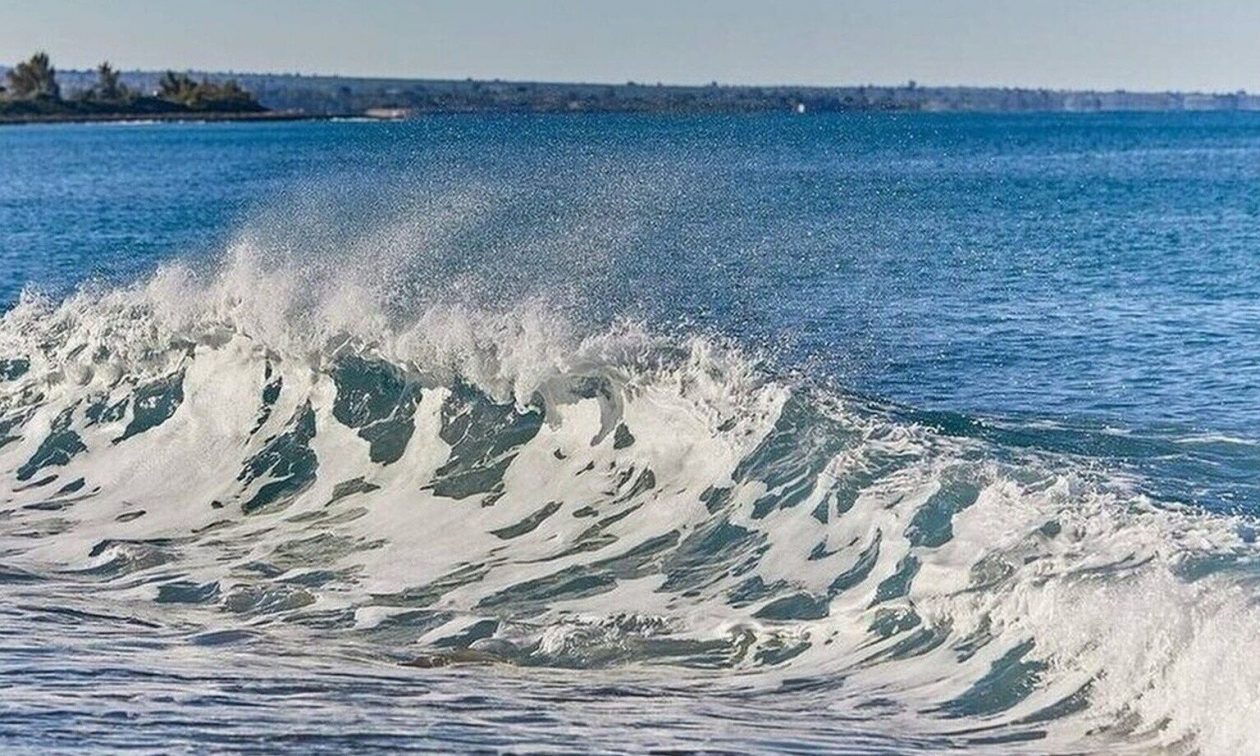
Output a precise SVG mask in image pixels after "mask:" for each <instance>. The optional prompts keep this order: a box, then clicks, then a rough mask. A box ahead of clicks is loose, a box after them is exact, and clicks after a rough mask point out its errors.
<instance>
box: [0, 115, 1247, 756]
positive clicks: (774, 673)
mask: <svg viewBox="0 0 1260 756" xmlns="http://www.w3.org/2000/svg"><path fill="white" fill-rule="evenodd" d="M0 262H2V264H0V311H2V314H0V616H2V619H0V748H2V749H3V750H5V751H6V752H23V751H30V752H46V751H50V750H53V751H56V750H68V751H75V750H89V749H90V750H104V751H113V750H129V749H138V750H145V751H172V750H174V751H197V752H201V751H216V750H233V751H238V750H259V751H272V750H285V751H294V752H300V753H307V752H319V751H336V752H341V751H351V750H357V751H370V750H376V749H382V750H390V751H397V750H406V749H417V750H426V751H433V750H438V751H463V750H470V751H484V750H509V751H545V752H558V751H572V752H627V751H629V752H643V751H650V750H654V749H664V750H683V751H691V750H699V751H714V752H852V753H858V752H869V753H913V752H941V751H965V752H968V753H986V752H992V753H1020V752H1028V753H1104V752H1106V753H1150V752H1158V753H1168V754H1191V753H1203V754H1217V753H1221V754H1229V753H1243V752H1249V751H1255V750H1260V739H1258V737H1260V736H1258V735H1257V732H1256V730H1255V727H1254V723H1255V722H1256V721H1260V698H1257V696H1256V691H1257V690H1258V689H1260V653H1257V651H1260V646H1257V641H1256V635H1255V633H1256V628H1257V627H1260V605H1258V604H1257V600H1258V599H1260V564H1258V562H1257V557H1260V544H1258V543H1257V533H1258V532H1260V339H1258V338H1257V336H1258V335H1260V264H1258V263H1260V114H1248V113H1177V114H1053V115H1051V114H1045V115H961V114H902V115H898V114H853V115H812V114H810V115H805V116H794V115H792V116H789V115H760V116H738V117H725V116H704V117H683V116H614V115H573V116H526V115H521V116H495V117H486V116H441V117H429V118H424V119H419V120H415V121H408V122H388V123H380V122H350V121H347V122H334V121H325V122H298V123H254V124H245V123H215V124H210V123H165V124H152V123H137V124H80V125H43V126H22V127H5V128H3V129H0Z"/></svg>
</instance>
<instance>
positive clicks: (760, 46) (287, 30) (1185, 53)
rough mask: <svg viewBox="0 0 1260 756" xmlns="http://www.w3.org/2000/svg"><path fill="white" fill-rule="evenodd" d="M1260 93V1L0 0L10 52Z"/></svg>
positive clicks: (299, 67)
mask: <svg viewBox="0 0 1260 756" xmlns="http://www.w3.org/2000/svg"><path fill="white" fill-rule="evenodd" d="M36 49H43V50H47V51H48V52H49V54H50V55H52V57H53V61H54V63H55V64H57V65H58V66H60V67H62V68H85V67H88V66H91V65H94V64H96V63H98V62H100V61H101V60H105V59H108V60H110V61H112V62H114V63H115V64H116V65H118V66H120V67H122V68H144V69H163V68H176V69H184V68H194V69H206V70H236V71H277V72H301V73H336V74H345V75H354V76H399V77H424V78H460V79H462V78H465V77H475V78H487V79H493V78H503V79H530V80H553V81H601V82H624V81H628V80H633V81H640V82H657V81H663V82H667V83H707V82H709V81H711V80H717V81H720V82H723V83H751V84H772V83H788V84H850V83H877V84H894V83H901V82H905V81H907V80H909V79H914V80H917V81H919V82H920V83H923V84H978V85H1004V86H1005V85H1009V86H1031V87H1041V86H1046V87H1065V88H1068V87H1070V88H1098V89H1113V88H1124V89H1132V90H1143V89H1144V90H1163V89H1182V90H1217V91H1232V90H1236V89H1251V90H1260V1H1257V0H1180V1H1178V0H1092V1H1088V0H832V1H830V2H827V1H826V0H779V1H778V2H771V1H769V0H763V1H760V2H757V1H754V0H725V1H719V0H637V1H635V2H629V1H628V0H602V1H601V0H586V1H585V2H583V1H581V0H550V1H547V0H444V1H443V0H254V1H252V2H250V1H247V0H213V1H212V0H161V1H159V0H113V2H109V3H102V2H97V1H96V0H39V1H38V2H29V0H0V62H3V63H5V64H10V65H11V64H12V63H13V62H15V61H16V60H18V59H20V58H23V57H26V56H27V55H28V54H30V52H32V51H34V50H36Z"/></svg>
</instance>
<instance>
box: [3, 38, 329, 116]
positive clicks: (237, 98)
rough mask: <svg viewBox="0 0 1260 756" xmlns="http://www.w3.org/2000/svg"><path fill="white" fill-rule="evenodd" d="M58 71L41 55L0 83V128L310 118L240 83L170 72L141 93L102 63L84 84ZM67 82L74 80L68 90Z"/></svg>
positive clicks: (8, 71)
mask: <svg viewBox="0 0 1260 756" xmlns="http://www.w3.org/2000/svg"><path fill="white" fill-rule="evenodd" d="M79 73H82V72H72V74H71V75H70V76H69V77H65V76H64V74H63V73H61V72H59V71H57V69H56V67H55V66H54V65H53V62H52V59H51V58H50V57H49V56H48V54H47V53H44V52H36V53H34V54H33V55H31V57H30V58H28V59H26V60H24V61H22V62H20V63H18V64H17V65H16V66H14V67H13V68H9V69H6V70H4V76H3V79H0V124H2V123H9V124H21V123H50V122H53V123H57V122H79V121H134V120H147V121H152V120H161V121H170V120H187V119H190V118H193V119H197V120H234V121H235V120H276V119H285V120H291V119H293V118H302V117H307V116H306V115H305V114H304V113H301V112H298V111H279V112H277V111H273V110H271V109H270V108H267V107H265V106H263V105H262V104H261V103H259V102H258V99H257V98H256V97H255V96H254V95H253V93H251V92H250V91H249V90H248V89H246V88H244V87H242V86H241V85H240V83H239V82H237V81H236V80H235V79H230V78H229V79H220V80H214V81H211V80H210V79H209V78H208V77H202V78H201V79H200V80H197V79H194V78H193V77H191V76H189V75H188V74H184V73H176V72H174V71H167V72H165V73H164V74H162V75H161V76H160V78H158V79H157V81H156V82H153V83H152V85H151V86H148V87H146V88H139V87H137V86H135V85H134V84H133V83H130V82H128V81H126V80H124V78H123V75H122V73H121V72H120V71H118V70H117V69H116V68H114V67H113V66H112V65H110V64H109V62H108V61H105V62H103V63H101V64H100V65H99V66H97V67H96V69H95V70H94V71H92V72H90V74H89V76H90V78H89V79H88V80H87V81H84V80H83V77H82V76H78V75H76V74H79ZM65 78H69V79H72V80H75V82H74V83H72V84H70V85H69V86H63V84H65Z"/></svg>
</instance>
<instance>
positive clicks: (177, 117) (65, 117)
mask: <svg viewBox="0 0 1260 756" xmlns="http://www.w3.org/2000/svg"><path fill="white" fill-rule="evenodd" d="M331 117H332V116H326V115H322V114H318V113H304V112H301V111H283V110H267V111H262V112H256V113H255V112H250V113H232V112H219V111H201V112H198V111H181V112H173V113H125V112H120V113H39V114H27V115H0V126H25V125H31V126H33V125H36V124H49V123H146V122H150V121H162V122H169V123H180V122H192V123H195V122H202V121H317V120H327V119H329V118H331Z"/></svg>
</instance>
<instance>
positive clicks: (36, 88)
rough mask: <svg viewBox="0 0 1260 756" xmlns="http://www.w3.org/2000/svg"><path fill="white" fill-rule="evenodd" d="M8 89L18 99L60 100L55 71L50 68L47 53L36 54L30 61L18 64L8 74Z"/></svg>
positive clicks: (50, 64) (50, 63) (59, 88)
mask: <svg viewBox="0 0 1260 756" xmlns="http://www.w3.org/2000/svg"><path fill="white" fill-rule="evenodd" d="M8 79H9V89H10V90H12V93H13V97H15V98H19V99H49V100H59V99H61V87H60V86H58V84H57V70H56V69H54V68H53V67H52V61H51V60H49V59H48V53H45V52H37V53H35V54H34V55H32V56H31V58H30V60H27V61H25V62H23V63H18V64H17V66H16V67H14V68H13V70H11V71H9V73H8Z"/></svg>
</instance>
